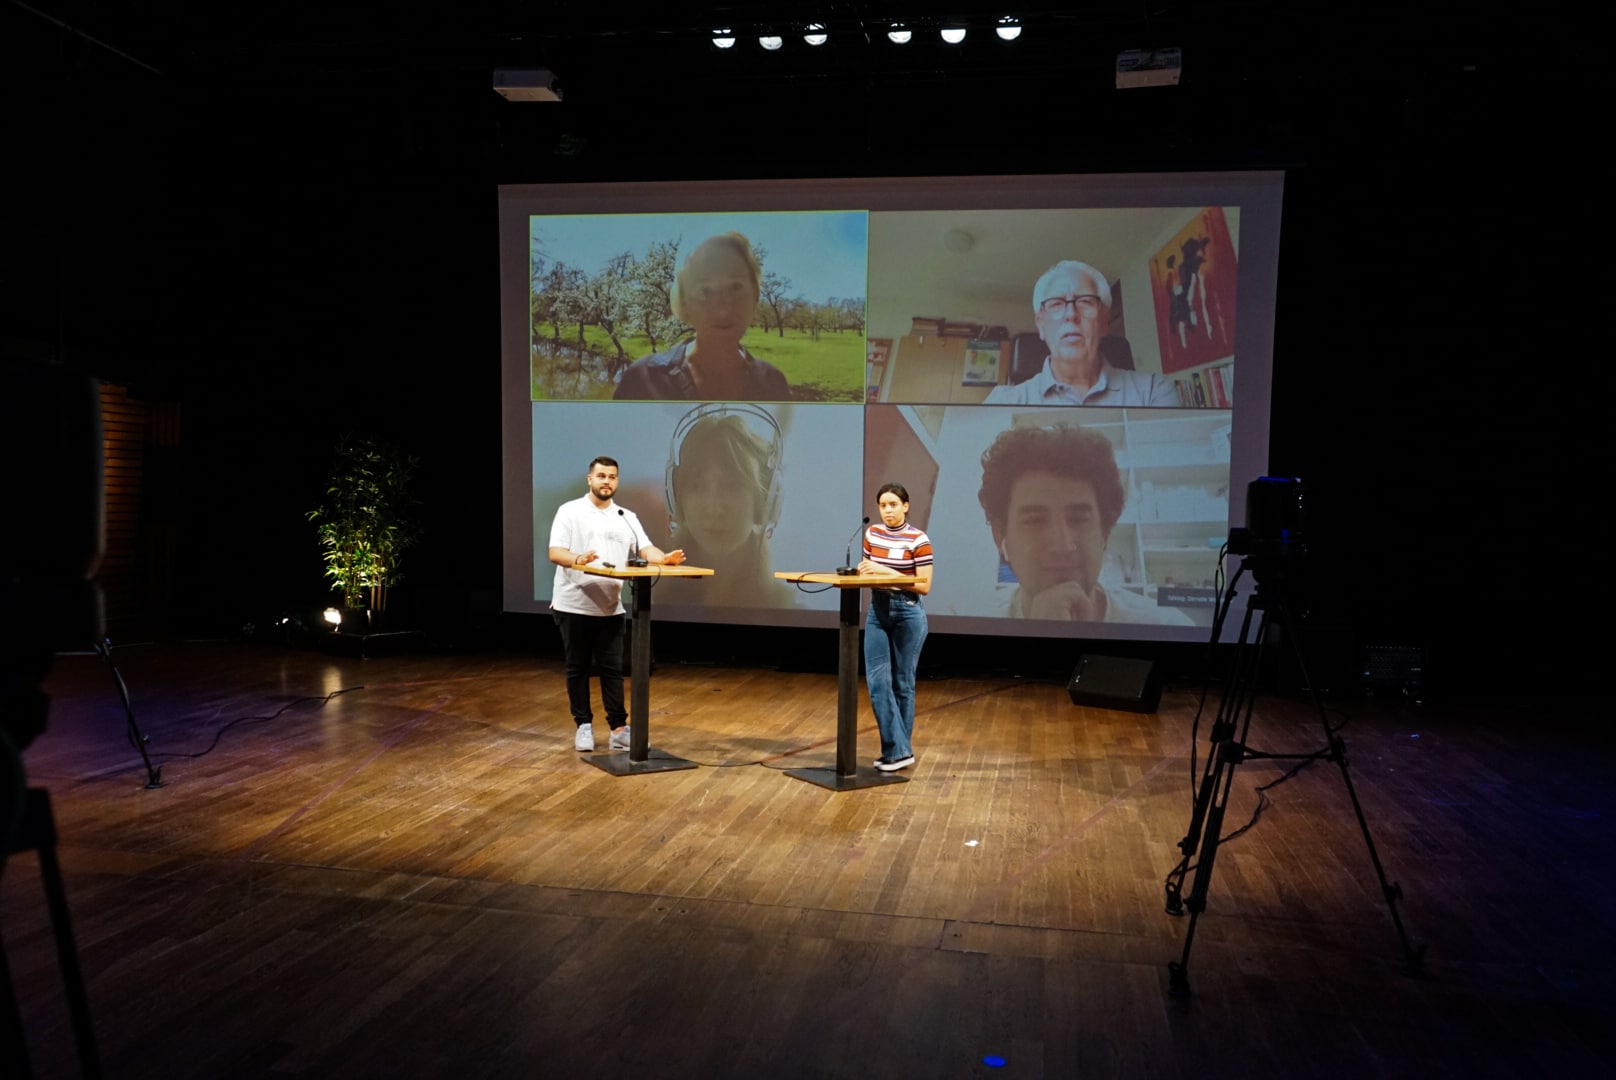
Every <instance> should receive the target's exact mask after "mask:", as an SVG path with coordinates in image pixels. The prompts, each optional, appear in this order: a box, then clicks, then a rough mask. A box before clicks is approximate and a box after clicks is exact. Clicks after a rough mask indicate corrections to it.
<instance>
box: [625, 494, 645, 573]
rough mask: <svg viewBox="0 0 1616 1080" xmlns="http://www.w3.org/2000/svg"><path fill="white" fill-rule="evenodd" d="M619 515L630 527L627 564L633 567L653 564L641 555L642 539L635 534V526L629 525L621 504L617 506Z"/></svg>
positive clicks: (627, 526) (626, 526)
mask: <svg viewBox="0 0 1616 1080" xmlns="http://www.w3.org/2000/svg"><path fill="white" fill-rule="evenodd" d="M617 516H618V517H620V518H622V519H623V527H624V528H626V529H628V560H627V564H628V565H629V566H633V567H642V566H650V565H651V564H650V563H649V562H647V561H646V560H645V559H642V558H641V557H640V541H639V539H638V538H637V537H636V536H635V535H634V528H633V526H631V525H629V523H628V516H627V515H626V514H624V513H623V508H622V507H621V506H619V507H618V508H617Z"/></svg>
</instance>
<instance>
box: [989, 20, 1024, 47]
mask: <svg viewBox="0 0 1616 1080" xmlns="http://www.w3.org/2000/svg"><path fill="white" fill-rule="evenodd" d="M993 32H994V33H995V34H998V35H999V40H1000V41H1014V40H1016V38H1018V37H1020V36H1021V20H1020V19H1018V18H1016V17H1015V16H1014V15H1004V16H1001V17H1000V19H999V25H998V26H996V27H994V29H993Z"/></svg>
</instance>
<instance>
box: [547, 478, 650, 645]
mask: <svg viewBox="0 0 1616 1080" xmlns="http://www.w3.org/2000/svg"><path fill="white" fill-rule="evenodd" d="M550 546H551V547H562V548H566V549H568V550H569V551H575V552H577V553H578V554H579V555H582V554H583V553H584V552H586V551H593V552H594V553H595V554H597V555H599V556H600V558H598V559H596V560H595V563H594V565H596V566H599V565H600V564H601V563H603V562H609V563H612V564H613V565H616V566H626V565H628V556H629V552H630V551H631V550H635V549H644V548H648V547H650V546H651V540H650V538H649V537H648V536H646V535H645V530H644V529H643V528H641V526H640V519H639V518H637V517H635V516H634V511H632V510H624V509H623V508H622V507H620V506H618V505H617V504H616V503H614V502H613V503H607V504H606V505H605V506H603V507H602V506H596V505H595V502H594V500H593V499H591V498H590V497H589V496H588V495H584V496H581V497H579V498H576V499H573V500H572V501H571V502H564V503H562V504H561V508H560V509H559V510H557V511H556V515H555V520H554V521H552V522H551V523H550ZM550 609H551V610H552V611H564V612H567V613H568V614H570V615H621V614H623V583H622V582H621V581H620V580H618V579H616V578H606V577H597V576H596V575H594V574H586V573H584V572H583V571H581V570H572V569H569V568H568V567H565V566H557V567H556V568H555V587H554V589H553V591H552V595H551V598H550Z"/></svg>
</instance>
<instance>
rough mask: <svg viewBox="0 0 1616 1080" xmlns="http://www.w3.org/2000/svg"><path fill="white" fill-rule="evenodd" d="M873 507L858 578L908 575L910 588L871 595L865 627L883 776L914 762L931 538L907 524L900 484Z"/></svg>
mask: <svg viewBox="0 0 1616 1080" xmlns="http://www.w3.org/2000/svg"><path fill="white" fill-rule="evenodd" d="M875 507H876V510H877V512H878V513H879V514H880V515H881V522H880V524H878V525H871V526H870V527H869V528H868V529H866V530H864V558H863V559H862V560H861V561H860V562H859V567H858V571H859V573H861V574H890V573H894V572H896V573H899V574H906V575H908V576H910V577H913V578H914V579H915V582H914V584H913V585H905V586H903V587H901V588H876V589H871V590H870V617H869V621H868V622H867V623H866V624H865V628H864V673H865V676H864V677H865V681H866V683H867V684H868V685H869V689H870V708H871V709H873V710H874V711H875V722H876V725H877V726H878V727H879V728H880V729H881V756H880V757H878V758H876V759H875V767H876V768H877V769H880V770H881V771H882V772H895V771H897V770H898V769H907V768H908V767H909V766H911V765H913V764H914V763H915V750H914V747H913V746H912V745H911V744H910V737H911V736H912V735H913V734H914V730H915V669H916V668H917V667H918V666H919V665H920V647H921V646H922V645H924V644H925V643H926V609H925V607H924V606H923V605H922V604H921V602H920V598H921V596H923V595H924V594H926V593H929V592H931V571H932V563H931V538H930V537H928V536H927V535H926V534H925V533H923V532H921V531H920V530H919V529H917V528H915V527H914V526H913V525H911V524H909V492H908V490H907V489H906V488H905V487H904V486H903V485H902V484H882V485H881V490H880V491H879V492H878V493H877V494H876V497H875Z"/></svg>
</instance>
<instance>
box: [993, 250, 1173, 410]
mask: <svg viewBox="0 0 1616 1080" xmlns="http://www.w3.org/2000/svg"><path fill="white" fill-rule="evenodd" d="M1032 310H1033V322H1034V323H1035V324H1036V325H1037V327H1038V336H1039V337H1040V338H1042V339H1043V342H1044V344H1045V345H1046V346H1047V347H1048V348H1049V359H1047V360H1045V361H1044V367H1043V370H1042V371H1040V372H1039V373H1038V374H1036V375H1034V376H1033V377H1032V378H1030V379H1027V380H1026V381H1025V382H1020V383H1017V384H1015V385H1014V386H996V387H994V388H993V389H992V390H991V391H990V392H989V393H988V396H987V398H986V399H985V400H984V401H983V404H985V405H1088V406H1100V405H1109V406H1117V405H1122V406H1141V405H1144V406H1163V407H1167V408H1174V407H1177V406H1178V392H1177V391H1176V390H1175V389H1174V388H1173V383H1172V380H1171V379H1168V378H1167V377H1166V376H1164V375H1158V374H1153V373H1151V372H1147V371H1123V370H1122V369H1120V368H1115V367H1112V366H1111V364H1110V363H1109V362H1108V361H1107V360H1106V358H1105V351H1104V348H1103V346H1102V344H1101V343H1102V342H1103V341H1104V340H1105V337H1106V334H1107V333H1108V332H1109V331H1110V329H1111V286H1110V285H1109V284H1107V282H1106V280H1105V275H1104V274H1102V273H1100V272H1099V271H1098V270H1096V269H1094V267H1092V266H1090V265H1088V264H1087V263H1082V262H1077V261H1076V260H1073V259H1068V260H1066V261H1064V262H1058V263H1056V264H1055V265H1054V266H1052V267H1050V268H1049V269H1048V270H1046V271H1044V275H1043V276H1042V277H1040V278H1039V279H1038V284H1036V285H1035V286H1033V290H1032Z"/></svg>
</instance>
